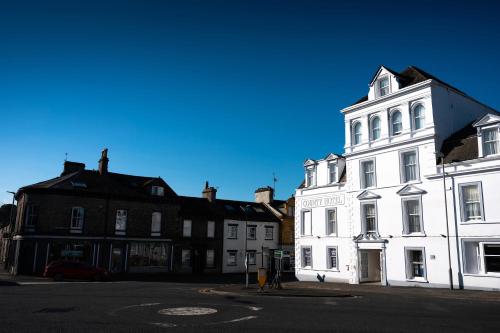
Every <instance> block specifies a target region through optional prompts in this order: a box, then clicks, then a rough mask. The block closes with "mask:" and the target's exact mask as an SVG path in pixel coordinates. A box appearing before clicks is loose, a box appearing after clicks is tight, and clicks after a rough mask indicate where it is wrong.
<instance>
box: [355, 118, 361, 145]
mask: <svg viewBox="0 0 500 333" xmlns="http://www.w3.org/2000/svg"><path fill="white" fill-rule="evenodd" d="M360 143H361V123H356V124H355V125H354V144H355V145H357V144H360Z"/></svg>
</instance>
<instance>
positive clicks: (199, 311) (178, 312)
mask: <svg viewBox="0 0 500 333" xmlns="http://www.w3.org/2000/svg"><path fill="white" fill-rule="evenodd" d="M216 312H217V309H213V308H200V307H182V308H167V309H161V310H160V311H158V313H159V314H162V315H166V316H203V315H209V314H214V313H216Z"/></svg>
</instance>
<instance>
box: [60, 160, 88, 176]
mask: <svg viewBox="0 0 500 333" xmlns="http://www.w3.org/2000/svg"><path fill="white" fill-rule="evenodd" d="M84 169H85V164H84V163H78V162H70V161H64V169H63V172H62V173H61V176H64V175H68V174H70V173H73V172H77V171H80V170H84Z"/></svg>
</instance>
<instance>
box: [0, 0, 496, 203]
mask: <svg viewBox="0 0 500 333" xmlns="http://www.w3.org/2000/svg"><path fill="white" fill-rule="evenodd" d="M344 2H345V4H342V5H340V4H338V3H337V2H336V1H312V0H304V1H273V0H265V1H264V0H263V1H256V0H252V1H241V2H240V1H236V0H234V1H208V0H205V1H196V2H194V1H185V0H183V1H176V2H175V1H144V0H142V1H123V0H122V1H116V2H108V1H103V0H101V1H88V0H87V1H75V0H71V1H68V0H65V1H60V2H52V1H36V2H33V3H26V2H24V1H12V3H13V4H10V5H9V4H6V3H5V2H2V3H1V4H0V115H1V118H0V119H1V120H0V125H1V135H2V140H1V142H2V146H1V155H0V156H1V157H0V158H1V161H0V203H1V202H9V201H10V199H9V196H8V195H7V194H6V193H5V191H6V190H17V189H18V188H19V187H21V186H23V185H27V184H31V183H34V182H38V181H42V180H45V179H49V178H53V177H55V176H57V175H59V174H60V172H61V170H62V166H63V160H64V156H65V155H64V154H65V153H68V159H69V160H72V161H80V162H84V163H86V164H87V167H88V168H97V161H98V159H99V155H100V151H101V149H102V148H103V147H107V148H109V157H110V170H112V171H114V172H122V173H129V174H136V175H148V176H161V177H163V178H164V179H165V180H166V181H167V182H168V183H169V184H170V185H171V186H172V187H173V189H174V190H175V191H176V192H177V193H179V194H183V195H193V196H198V195H200V193H201V190H202V187H203V185H204V182H205V180H209V181H210V183H211V184H213V185H214V186H217V187H219V193H218V195H219V197H223V198H232V199H242V200H253V191H254V190H255V189H256V188H258V187H260V186H265V185H271V184H272V173H273V172H276V174H277V178H278V179H279V181H278V183H277V196H278V197H279V198H285V197H288V196H289V195H290V194H292V193H293V191H294V188H296V187H297V185H299V184H300V182H301V181H302V179H303V170H302V162H303V161H304V159H306V158H309V157H310V158H321V157H323V156H325V155H326V154H327V153H328V152H332V151H333V152H342V150H343V149H342V147H343V141H344V134H343V133H344V129H343V118H342V116H341V114H340V112H339V110H340V109H341V108H343V107H346V106H348V105H349V104H351V103H352V102H354V101H355V100H357V99H358V98H359V97H361V96H363V95H365V94H366V92H367V85H368V82H369V80H370V78H371V76H372V75H373V73H374V71H375V70H376V69H377V66H378V65H380V64H385V65H387V66H389V67H390V68H393V69H394V70H398V71H399V70H402V69H404V68H405V67H406V66H408V65H416V66H419V67H421V68H422V69H424V70H426V71H428V72H430V73H432V74H434V75H436V76H438V77H439V78H441V79H443V80H444V81H447V82H449V83H450V84H452V85H455V86H457V87H458V88H459V89H461V90H463V91H465V92H467V93H468V94H470V95H471V96H474V97H475V98H477V99H478V100H480V101H482V102H484V103H486V104H488V105H490V106H492V107H494V108H496V109H497V110H498V109H500V99H499V98H498V96H499V93H498V92H499V90H500V85H499V82H498V79H499V78H500V66H499V60H498V59H499V41H500V38H499V37H500V26H499V25H500V23H499V22H500V17H499V16H500V15H499V13H500V10H499V7H498V5H496V4H489V3H488V2H483V1H470V4H468V5H463V4H461V2H460V1H450V2H446V1H435V0H433V1H425V0H424V1H418V2H411V3H412V5H411V6H410V5H407V4H404V2H403V1H397V2H395V3H390V2H387V1H370V3H362V2H359V3H355V2H354V1H353V2H351V1H344ZM408 3H410V2H408Z"/></svg>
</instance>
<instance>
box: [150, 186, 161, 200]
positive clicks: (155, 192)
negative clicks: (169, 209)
mask: <svg viewBox="0 0 500 333" xmlns="http://www.w3.org/2000/svg"><path fill="white" fill-rule="evenodd" d="M163 194H164V190H163V187H161V186H152V187H151V195H156V196H158V197H162V196H163Z"/></svg>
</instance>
